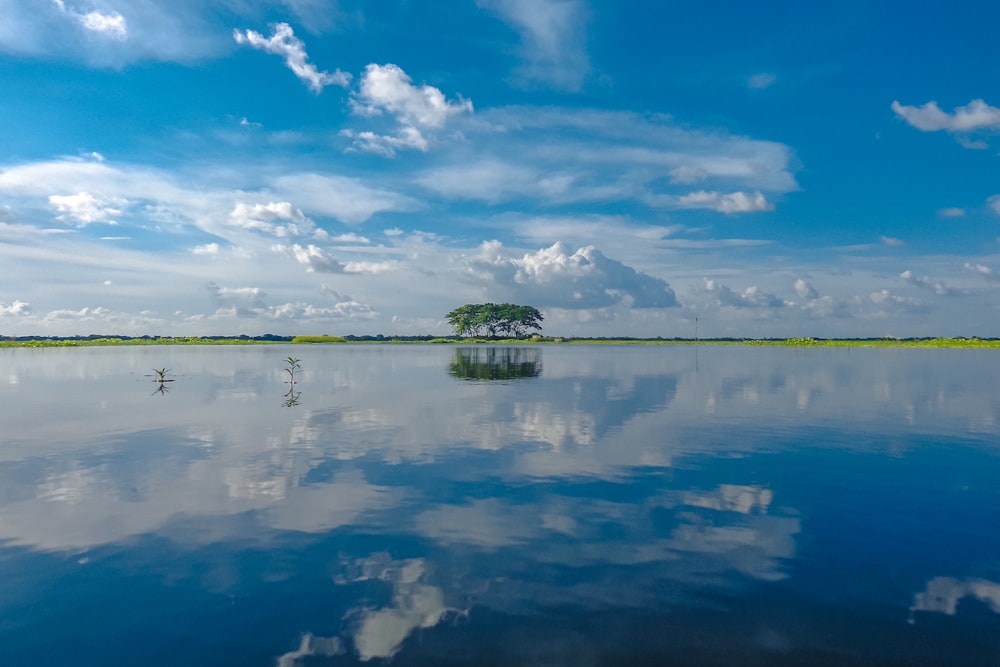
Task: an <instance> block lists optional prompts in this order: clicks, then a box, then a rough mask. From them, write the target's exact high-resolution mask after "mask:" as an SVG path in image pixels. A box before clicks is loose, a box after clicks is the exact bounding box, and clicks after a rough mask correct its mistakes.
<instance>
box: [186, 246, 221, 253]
mask: <svg viewBox="0 0 1000 667" xmlns="http://www.w3.org/2000/svg"><path fill="white" fill-rule="evenodd" d="M191 252H192V253H194V254H195V255H218V254H219V244H218V243H205V244H203V245H197V246H195V247H193V248H191Z"/></svg>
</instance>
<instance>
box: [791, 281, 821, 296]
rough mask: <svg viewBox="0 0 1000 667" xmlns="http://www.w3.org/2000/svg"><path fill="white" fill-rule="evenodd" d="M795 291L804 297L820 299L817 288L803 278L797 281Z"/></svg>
mask: <svg viewBox="0 0 1000 667" xmlns="http://www.w3.org/2000/svg"><path fill="white" fill-rule="evenodd" d="M795 293H796V294H798V295H799V297H800V298H802V299H809V300H812V299H818V298H819V293H818V292H817V291H816V289H815V288H814V287H813V286H812V285H810V284H809V283H807V282H806V281H805V280H803V279H802V278H799V279H797V280H796V281H795Z"/></svg>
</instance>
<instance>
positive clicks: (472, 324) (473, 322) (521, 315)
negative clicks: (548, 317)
mask: <svg viewBox="0 0 1000 667" xmlns="http://www.w3.org/2000/svg"><path fill="white" fill-rule="evenodd" d="M445 317H447V318H448V324H450V325H451V326H452V327H454V328H455V334H457V335H459V336H473V337H477V336H487V337H489V338H497V337H504V338H521V337H523V336H525V335H526V334H527V333H528V331H529V330H530V329H537V330H538V331H541V330H542V320H543V319H545V318H544V317H542V314H541V313H540V312H538V309H537V308H533V307H531V306H518V305H515V304H513V303H469V304H466V305H464V306H460V307H458V308H456V309H455V310H453V311H451V312H450V313H448V314H447V315H446V316H445Z"/></svg>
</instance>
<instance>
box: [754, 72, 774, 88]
mask: <svg viewBox="0 0 1000 667" xmlns="http://www.w3.org/2000/svg"><path fill="white" fill-rule="evenodd" d="M775 81H777V77H776V76H775V75H774V74H773V73H772V72H758V73H757V74H754V75H752V76H750V77H749V78H747V88H750V89H751V90H763V89H764V88H770V87H771V86H773V85H774V82H775Z"/></svg>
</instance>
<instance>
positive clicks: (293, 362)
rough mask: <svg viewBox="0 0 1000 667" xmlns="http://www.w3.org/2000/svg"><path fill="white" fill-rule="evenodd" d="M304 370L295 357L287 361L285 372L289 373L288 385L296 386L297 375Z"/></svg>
mask: <svg viewBox="0 0 1000 667" xmlns="http://www.w3.org/2000/svg"><path fill="white" fill-rule="evenodd" d="M300 370H302V366H300V365H299V360H298V359H296V358H295V357H288V358H287V359H285V372H286V373H288V384H295V373H296V372H297V371H300Z"/></svg>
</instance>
